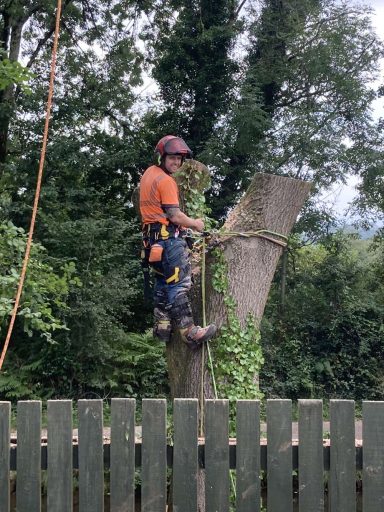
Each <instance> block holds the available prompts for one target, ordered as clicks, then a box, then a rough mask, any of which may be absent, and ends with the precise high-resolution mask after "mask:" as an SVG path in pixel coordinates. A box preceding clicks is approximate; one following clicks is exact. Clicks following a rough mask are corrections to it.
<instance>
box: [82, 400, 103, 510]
mask: <svg viewBox="0 0 384 512" xmlns="http://www.w3.org/2000/svg"><path fill="white" fill-rule="evenodd" d="M78 417H79V512H103V511H104V460H103V401H102V400H79V401H78Z"/></svg>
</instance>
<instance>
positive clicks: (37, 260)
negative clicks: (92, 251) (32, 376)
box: [0, 222, 79, 343]
mask: <svg viewBox="0 0 384 512" xmlns="http://www.w3.org/2000/svg"><path fill="white" fill-rule="evenodd" d="M26 241H27V236H26V234H25V233H24V230H23V229H22V228H17V227H16V226H15V225H14V224H12V222H7V223H6V222H2V223H1V224H0V333H1V334H2V335H4V334H5V331H6V327H7V324H8V319H9V316H10V314H11V312H12V309H13V303H14V298H15V295H16V290H17V286H18V283H19V279H20V272H21V267H22V262H23V258H24V253H25V248H26ZM45 258H46V256H45V255H44V248H43V247H42V246H41V245H40V244H33V247H32V250H31V258H30V262H29V266H28V273H27V277H26V280H25V286H24V293H23V296H22V300H21V303H20V309H19V311H18V322H19V324H21V325H22V329H23V332H24V333H26V334H27V335H28V337H32V336H33V335H36V334H38V335H40V336H43V337H44V338H45V339H46V340H47V341H48V342H50V343H54V340H53V338H52V333H53V332H55V331H57V330H62V329H65V328H66V327H65V322H63V320H62V318H63V316H64V312H65V310H66V308H67V304H66V300H67V297H68V294H69V288H70V286H78V285H79V281H78V278H77V277H76V276H75V275H74V274H75V266H74V264H73V262H68V263H67V264H65V265H63V267H62V268H61V276H59V275H57V274H56V273H55V272H54V271H53V269H52V267H51V266H49V265H48V264H47V263H46V262H45V261H44V259H45ZM54 311H56V315H55V313H54ZM60 317H61V319H60Z"/></svg>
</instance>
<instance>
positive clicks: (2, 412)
mask: <svg viewBox="0 0 384 512" xmlns="http://www.w3.org/2000/svg"><path fill="white" fill-rule="evenodd" d="M10 434H11V403H10V402H0V510H1V511H4V512H9V509H10V488H9V469H10V456H9V445H10Z"/></svg>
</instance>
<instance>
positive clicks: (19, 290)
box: [0, 0, 61, 371]
mask: <svg viewBox="0 0 384 512" xmlns="http://www.w3.org/2000/svg"><path fill="white" fill-rule="evenodd" d="M60 16H61V0H57V9H56V27H55V36H54V41H53V48H52V62H51V75H50V82H49V91H48V100H47V108H46V115H45V126H44V136H43V145H42V148H41V154H40V163H39V171H38V175H37V184H36V192H35V200H34V204H33V210H32V217H31V223H30V226H29V233H28V240H27V246H26V248H25V255H24V261H23V268H22V270H21V274H20V281H19V285H18V288H17V293H16V298H15V303H14V306H13V310H12V313H11V321H10V323H9V326H8V332H7V336H6V338H5V342H4V347H3V350H2V353H1V357H0V371H1V368H2V367H3V363H4V359H5V354H6V353H7V349H8V345H9V341H10V339H11V335H12V331H13V326H14V323H15V319H16V315H17V310H18V308H19V303H20V298H21V293H22V291H23V285H24V280H25V275H26V272H27V267H28V261H29V256H30V252H31V246H32V238H33V232H34V228H35V221H36V215H37V207H38V204H39V198H40V189H41V180H42V176H43V168H44V162H45V153H46V150H47V141H48V128H49V118H50V114H51V107H52V97H53V89H54V87H53V84H54V80H55V68H56V54H57V46H58V41H59V30H60Z"/></svg>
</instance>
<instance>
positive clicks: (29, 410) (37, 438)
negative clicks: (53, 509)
mask: <svg viewBox="0 0 384 512" xmlns="http://www.w3.org/2000/svg"><path fill="white" fill-rule="evenodd" d="M16 505H17V512H32V511H33V512H40V509H41V402H40V401H37V400H31V401H28V402H27V401H20V402H18V404H17V485H16Z"/></svg>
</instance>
